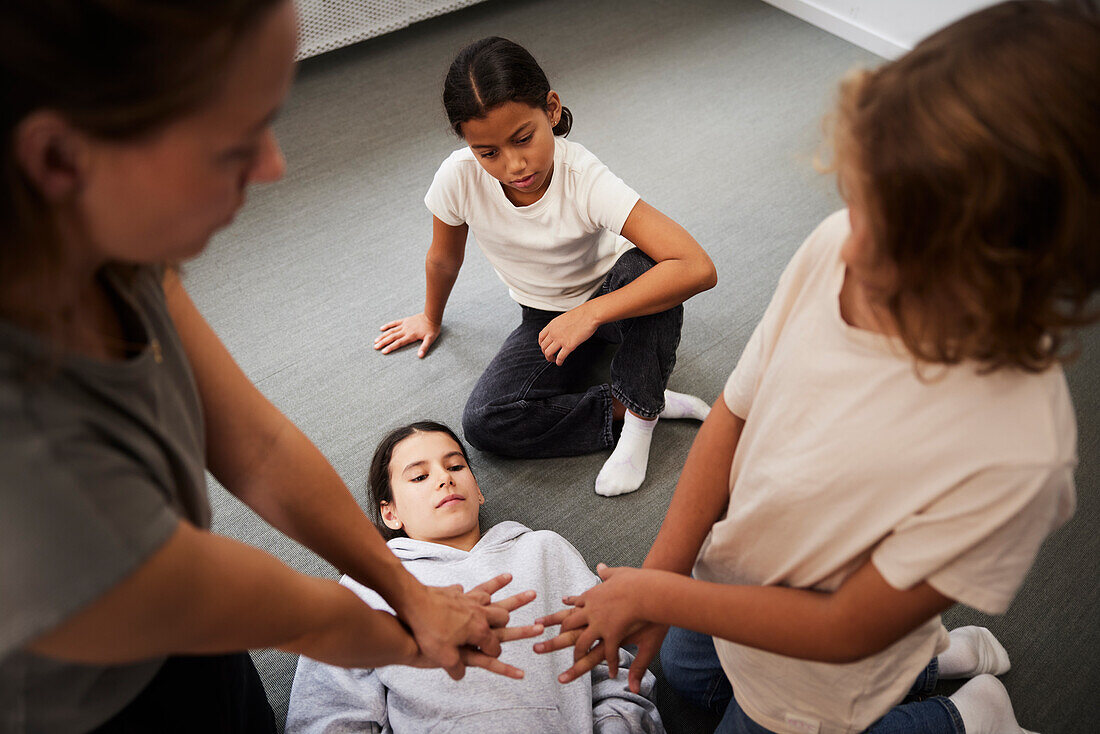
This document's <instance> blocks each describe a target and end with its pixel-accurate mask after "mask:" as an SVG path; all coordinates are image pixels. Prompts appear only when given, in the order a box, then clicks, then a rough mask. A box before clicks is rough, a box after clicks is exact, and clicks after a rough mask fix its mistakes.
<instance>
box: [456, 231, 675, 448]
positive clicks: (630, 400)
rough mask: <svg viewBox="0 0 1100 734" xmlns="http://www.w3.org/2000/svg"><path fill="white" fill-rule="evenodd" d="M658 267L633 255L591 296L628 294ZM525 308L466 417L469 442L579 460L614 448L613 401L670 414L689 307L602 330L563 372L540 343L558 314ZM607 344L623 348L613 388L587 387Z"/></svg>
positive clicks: (649, 413)
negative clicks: (671, 380) (668, 392)
mask: <svg viewBox="0 0 1100 734" xmlns="http://www.w3.org/2000/svg"><path fill="white" fill-rule="evenodd" d="M653 265H654V262H653V260H652V259H650V258H649V256H647V255H646V254H645V253H644V252H642V251H641V250H638V249H637V248H635V249H631V250H627V251H626V252H625V253H623V254H622V256H621V257H620V258H619V259H618V261H617V262H616V263H615V265H614V266H613V267H612V268H611V270H610V271H609V272H608V273H607V277H605V278H604V281H603V283H602V284H601V285H600V287H599V288H598V289H597V290H596V292H595V293H593V294H592V298H596V297H598V296H601V295H603V294H605V293H609V292H611V291H614V290H617V289H619V288H622V287H623V286H625V285H626V284H628V283H630V282H632V281H633V280H634V279H635V278H637V277H638V276H639V275H641V274H642V273H644V272H646V271H647V270H649V269H650V268H651V267H653ZM521 308H522V309H523V318H522V320H521V321H520V325H519V326H518V327H516V329H515V331H513V332H512V333H511V334H509V335H508V338H507V339H505V340H504V345H503V346H502V347H501V348H500V351H499V352H497V355H496V356H495V357H494V358H493V361H492V362H490V363H489V366H488V367H487V368H486V369H485V372H484V373H482V375H481V378H480V379H478V381H477V384H476V385H475V386H474V389H473V392H471V393H470V399H469V400H468V401H467V402H466V409H465V410H464V411H463V412H462V430H463V432H464V433H465V434H466V440H467V441H469V442H470V444H472V445H473V446H475V447H476V448H478V449H481V450H482V451H492V452H494V453H497V454H502V455H504V456H516V457H525V458H545V457H550V456H577V455H579V454H588V453H592V452H594V451H600V450H602V449H606V448H609V447H610V446H612V445H613V444H614V440H615V439H614V435H613V434H612V432H611V405H612V402H611V399H612V396H614V397H615V398H617V399H618V400H619V402H621V403H622V404H623V405H625V406H626V407H627V408H629V409H630V410H631V411H633V412H634V413H636V414H638V415H640V416H641V417H643V418H656V417H657V416H658V415H659V414H660V412H661V410H662V409H664V404H665V396H664V391H665V386H666V385H668V377H669V375H670V374H671V373H672V368H673V366H674V365H675V364H676V347H678V346H679V345H680V328H681V326H682V325H683V323H684V307H683V306H680V305H678V306H674V307H673V308H670V309H668V310H667V311H662V312H660V313H655V314H651V315H649V316H638V317H635V318H631V319H623V320H621V321H613V322H611V323H607V324H604V325H602V326H600V328H599V329H597V330H596V333H595V334H593V336H592V337H591V338H590V339H589V340H588V341H586V342H585V343H584V344H582V345H580V347H578V348H577V349H576V351H574V352H573V353H572V354H570V355H569V356H568V357H566V359H565V363H564V364H563V365H562V366H560V367H559V366H557V365H555V364H553V363H551V362H548V361H546V357H545V356H544V355H543V353H542V349H541V348H539V343H538V338H539V332H541V331H542V330H543V328H545V327H546V325H547V324H548V323H550V321H551V320H553V319H554V318H555V317H556V316H558V315H560V314H559V313H556V312H553V311H540V310H538V309H535V308H529V307H527V306H522V307H521ZM607 344H617V345H619V348H618V351H617V352H616V354H615V356H614V358H613V359H612V360H611V381H610V384H608V383H602V384H597V385H585V384H584V378H585V377H586V376H587V375H588V374H589V373H590V372H591V367H592V362H593V361H594V359H595V358H596V356H597V355H598V354H599V353H600V352H602V350H603V349H604V348H605V347H606V346H607Z"/></svg>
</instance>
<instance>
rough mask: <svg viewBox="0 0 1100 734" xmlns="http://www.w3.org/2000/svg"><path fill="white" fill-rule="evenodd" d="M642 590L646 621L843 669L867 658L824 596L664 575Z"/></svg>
mask: <svg viewBox="0 0 1100 734" xmlns="http://www.w3.org/2000/svg"><path fill="white" fill-rule="evenodd" d="M647 587H648V590H649V592H648V593H647V595H646V599H645V601H644V602H643V611H642V614H643V615H644V616H645V617H646V618H647V619H648V621H652V622H657V623H659V624H666V625H674V626H677V627H683V628H684V629H690V630H695V631H697V632H702V633H704V634H708V635H713V636H715V637H720V638H722V639H724V640H729V641H730V642H736V643H739V644H742V645H747V646H749V647H755V648H757V649H760V650H767V651H768V652H774V653H778V654H780V655H787V656H789V657H796V658H800V659H803V660H817V661H822V662H831V663H844V662H851V661H853V660H858V659H860V658H862V657H865V656H866V655H868V654H870V652H872V651H867V650H864V649H862V647H861V646H859V645H858V644H856V643H857V642H858V641H857V640H854V639H853V635H852V634H851V633H850V631H849V630H848V629H847V625H845V624H844V623H843V621H842V620H839V619H838V618H837V615H836V614H835V613H834V610H835V605H833V604H832V603H831V602H832V599H831V596H830V595H829V594H823V593H820V592H815V591H807V590H803V589H789V588H783V587H774V586H733V585H726V584H713V583H707V582H704V581H697V580H695V579H691V578H688V577H686V576H683V575H680V574H675V573H669V572H664V571H653V572H651V573H650V576H649V578H648V579H647Z"/></svg>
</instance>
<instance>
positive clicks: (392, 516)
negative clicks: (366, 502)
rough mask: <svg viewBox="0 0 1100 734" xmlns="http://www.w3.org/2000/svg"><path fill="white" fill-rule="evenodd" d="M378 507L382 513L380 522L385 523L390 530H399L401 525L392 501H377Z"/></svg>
mask: <svg viewBox="0 0 1100 734" xmlns="http://www.w3.org/2000/svg"><path fill="white" fill-rule="evenodd" d="M378 509H379V510H380V511H381V513H382V522H384V523H385V524H386V527H387V528H389V529H390V530H400V529H401V528H402V526H403V523H402V522H401V518H399V517H398V516H397V508H396V507H394V505H393V503H392V502H379V503H378Z"/></svg>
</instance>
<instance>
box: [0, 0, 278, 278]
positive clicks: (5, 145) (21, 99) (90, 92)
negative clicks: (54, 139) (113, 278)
mask: <svg viewBox="0 0 1100 734" xmlns="http://www.w3.org/2000/svg"><path fill="white" fill-rule="evenodd" d="M284 1H285V0H79V2H73V1H72V0H4V1H3V2H2V3H0V77H2V78H3V80H4V83H3V88H2V89H0V130H2V134H3V139H2V142H0V187H2V191H0V238H2V239H3V243H2V244H0V284H2V283H3V282H4V281H6V279H7V278H8V277H10V276H11V275H12V274H14V273H18V272H21V271H22V270H23V269H24V268H26V267H28V266H29V265H31V264H32V263H35V262H42V261H43V260H42V259H43V258H45V261H46V262H48V261H49V259H50V258H51V257H52V252H53V251H54V248H55V247H56V245H57V236H56V232H55V231H54V228H55V224H54V223H53V222H52V215H51V212H50V210H49V208H48V206H47V205H46V202H45V201H44V200H43V199H42V197H41V195H40V194H39V192H38V191H37V190H36V189H35V188H34V187H33V186H32V185H31V184H30V183H29V182H28V181H27V179H26V177H25V176H24V175H23V173H22V171H21V170H20V168H19V165H18V163H17V161H16V160H15V151H14V133H15V130H16V128H17V127H18V125H19V123H20V122H21V121H22V120H23V119H24V118H26V117H27V116H28V115H29V114H31V113H32V112H34V111H36V110H51V111H53V112H55V113H57V114H59V115H61V116H62V117H64V118H65V119H66V120H67V121H68V122H69V123H70V124H71V125H73V126H74V127H76V128H78V129H80V130H82V131H84V132H86V133H88V134H89V135H92V136H94V137H97V138H100V139H103V140H115V141H123V140H134V139H139V138H141V137H142V136H146V135H150V134H153V133H155V132H156V131H157V130H159V129H160V128H162V127H163V126H165V125H166V124H168V123H170V122H171V121H173V120H175V119H178V118H180V117H181V116H183V115H184V114H186V113H187V112H190V111H191V110H193V109H195V108H197V107H199V106H200V105H201V104H202V103H204V102H205V101H206V100H207V99H209V98H210V97H211V96H212V95H213V94H214V93H215V92H216V91H217V88H218V84H219V83H220V81H221V79H222V78H223V71H224V69H225V67H226V65H227V63H228V62H229V60H230V58H231V56H232V54H233V52H234V51H235V50H236V49H237V48H238V46H239V43H240V41H241V39H242V38H243V37H244V36H245V35H247V33H248V32H249V31H250V30H252V29H254V28H256V27H257V26H258V25H259V23H260V21H261V20H262V19H263V18H264V17H265V16H266V13H267V12H268V11H269V10H271V9H273V8H274V7H275V6H277V5H279V4H280V3H281V2H284Z"/></svg>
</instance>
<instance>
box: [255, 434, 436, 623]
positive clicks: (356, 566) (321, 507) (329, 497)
mask: <svg viewBox="0 0 1100 734" xmlns="http://www.w3.org/2000/svg"><path fill="white" fill-rule="evenodd" d="M284 421H285V423H284V424H283V427H282V430H281V431H280V433H279V437H278V438H277V439H276V441H275V442H274V443H273V444H272V445H271V447H270V450H269V451H268V453H267V456H266V457H265V459H264V460H263V461H261V462H258V464H257V467H256V469H257V470H256V472H255V473H254V474H253V475H252V476H250V477H249V478H248V480H247V482H246V483H245V484H244V486H243V487H241V488H239V489H238V494H239V496H241V498H242V499H243V500H244V501H245V502H247V503H248V505H249V506H250V507H252V508H253V509H254V510H255V511H256V512H257V513H258V514H259V515H260V516H261V517H263V518H264V520H266V521H267V522H268V523H270V524H271V525H272V526H273V527H275V528H277V529H279V530H280V531H282V532H283V533H285V534H286V535H288V536H290V537H292V538H294V539H295V540H297V541H298V542H300V543H302V544H303V545H305V546H306V547H308V548H310V549H311V550H313V551H314V552H315V553H317V554H318V555H320V556H321V557H322V558H324V559H325V560H326V561H328V562H329V563H331V564H332V565H333V566H335V567H336V568H337V569H338V570H340V571H341V572H343V573H346V574H348V575H349V576H351V577H352V578H354V579H355V580H356V581H359V582H360V583H362V584H363V585H365V586H368V587H370V588H371V589H374V590H375V591H376V592H378V593H379V594H380V595H381V596H382V597H383V598H384V599H385V600H386V601H387V602H389V604H390V605H391V606H392V607H393V608H394V609H396V610H398V611H399V613H400V611H401V610H403V609H404V608H405V607H406V606H407V605H408V604H409V603H411V602H412V601H413V598H412V597H414V596H415V595H416V593H417V592H418V591H419V590H421V589H422V587H421V585H420V583H419V582H418V581H416V579H414V578H413V577H412V575H411V574H409V573H408V572H407V571H406V570H405V568H404V567H403V566H402V565H401V562H400V561H399V560H398V559H397V557H396V556H394V555H393V553H392V552H391V551H390V549H389V548H388V547H387V546H386V543H385V541H384V540H383V539H382V536H381V535H379V533H378V530H377V529H376V528H375V527H374V525H373V523H371V521H370V519H369V518H368V517H367V516H366V515H365V514H364V513H363V511H362V510H361V509H360V507H359V505H358V504H357V503H356V502H355V499H354V498H353V497H352V496H351V493H350V492H349V491H348V489H347V487H346V486H345V485H344V482H343V480H342V479H340V476H339V475H338V474H337V473H336V471H335V470H334V469H333V468H332V466H331V464H329V462H328V461H327V460H326V459H325V457H324V456H323V455H322V454H321V452H320V451H319V450H318V449H317V447H316V446H314V445H313V443H311V442H310V441H309V439H308V438H307V437H306V436H305V435H304V434H302V432H301V431H299V430H298V429H297V427H295V426H294V425H293V424H292V423H290V421H289V420H286V419H285V418H284Z"/></svg>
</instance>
